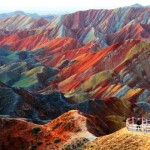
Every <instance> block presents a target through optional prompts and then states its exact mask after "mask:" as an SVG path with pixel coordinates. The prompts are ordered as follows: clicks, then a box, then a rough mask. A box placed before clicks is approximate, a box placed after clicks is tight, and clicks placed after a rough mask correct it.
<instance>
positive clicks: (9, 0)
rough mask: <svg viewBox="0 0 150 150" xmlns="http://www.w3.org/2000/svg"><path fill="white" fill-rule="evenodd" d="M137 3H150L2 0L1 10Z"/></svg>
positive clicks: (129, 1)
mask: <svg viewBox="0 0 150 150" xmlns="http://www.w3.org/2000/svg"><path fill="white" fill-rule="evenodd" d="M135 3H140V4H142V5H150V1H149V0H107V1H106V0H105V1H104V0H0V10H6V11H14V10H25V11H37V12H40V11H49V13H51V11H57V12H58V11H71V10H81V9H92V8H93V9H101V8H108V9H110V8H116V7H122V6H128V5H132V4H135Z"/></svg>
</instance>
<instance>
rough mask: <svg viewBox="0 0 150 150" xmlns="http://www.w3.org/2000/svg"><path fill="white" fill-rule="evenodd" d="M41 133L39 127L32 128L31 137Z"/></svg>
mask: <svg viewBox="0 0 150 150" xmlns="http://www.w3.org/2000/svg"><path fill="white" fill-rule="evenodd" d="M40 131H41V129H40V128H39V127H34V128H32V133H33V135H38V133H39V132H40Z"/></svg>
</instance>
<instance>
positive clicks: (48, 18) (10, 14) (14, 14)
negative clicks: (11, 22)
mask: <svg viewBox="0 0 150 150" xmlns="http://www.w3.org/2000/svg"><path fill="white" fill-rule="evenodd" d="M17 15H24V16H30V17H32V18H45V19H47V20H49V21H50V20H52V19H53V18H55V17H56V15H38V14H37V13H25V12H23V11H14V12H10V13H1V14H0V20H2V19H5V18H8V17H13V16H17Z"/></svg>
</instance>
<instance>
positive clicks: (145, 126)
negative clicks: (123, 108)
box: [126, 117, 150, 133]
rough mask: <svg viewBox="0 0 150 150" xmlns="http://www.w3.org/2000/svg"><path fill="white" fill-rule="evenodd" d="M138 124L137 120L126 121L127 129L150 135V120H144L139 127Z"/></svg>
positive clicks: (129, 119)
mask: <svg viewBox="0 0 150 150" xmlns="http://www.w3.org/2000/svg"><path fill="white" fill-rule="evenodd" d="M136 122H137V118H134V117H132V118H128V119H127V120H126V127H127V129H128V130H129V131H136V132H145V133H150V120H148V119H144V118H142V119H141V125H137V124H136Z"/></svg>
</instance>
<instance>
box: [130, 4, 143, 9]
mask: <svg viewBox="0 0 150 150" xmlns="http://www.w3.org/2000/svg"><path fill="white" fill-rule="evenodd" d="M131 7H136V8H137V7H143V6H142V5H141V4H139V3H136V4H133V5H131Z"/></svg>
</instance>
